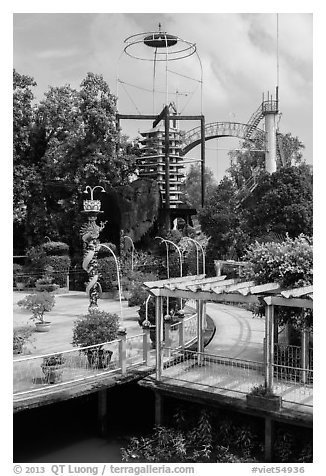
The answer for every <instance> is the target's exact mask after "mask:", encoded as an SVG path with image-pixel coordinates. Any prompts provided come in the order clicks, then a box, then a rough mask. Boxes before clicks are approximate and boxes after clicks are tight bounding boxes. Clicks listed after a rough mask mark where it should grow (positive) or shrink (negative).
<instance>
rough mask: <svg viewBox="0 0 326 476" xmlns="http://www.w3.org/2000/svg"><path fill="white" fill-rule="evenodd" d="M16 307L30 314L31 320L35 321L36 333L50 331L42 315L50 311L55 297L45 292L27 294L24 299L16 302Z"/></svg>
mask: <svg viewBox="0 0 326 476" xmlns="http://www.w3.org/2000/svg"><path fill="white" fill-rule="evenodd" d="M17 304H18V306H20V307H22V308H24V309H26V310H27V311H31V312H32V314H33V315H32V317H31V319H32V320H34V321H35V326H36V330H37V331H38V332H47V331H49V330H50V322H49V321H44V313H45V312H49V311H51V309H52V308H53V306H54V304H55V297H54V295H53V294H50V293H49V292H47V291H43V292H38V293H35V294H29V295H28V296H26V297H25V298H24V299H21V300H20V301H18V303H17Z"/></svg>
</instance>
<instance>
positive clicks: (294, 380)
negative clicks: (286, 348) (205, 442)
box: [162, 348, 313, 408]
mask: <svg viewBox="0 0 326 476" xmlns="http://www.w3.org/2000/svg"><path fill="white" fill-rule="evenodd" d="M165 351H166V352H167V353H168V355H169V357H170V360H169V361H166V362H165V364H164V370H163V374H162V377H163V378H167V379H171V380H174V381H179V382H187V383H188V384H189V385H190V386H191V388H200V389H202V390H205V389H204V387H207V391H210V392H214V389H216V390H217V391H218V393H219V394H223V395H228V396H235V395H238V396H239V394H240V395H241V394H242V395H245V394H247V393H250V391H251V389H252V388H253V387H254V386H257V385H262V384H264V382H265V376H264V364H263V363H262V362H256V361H250V360H243V359H235V358H229V357H224V356H218V355H213V354H206V353H201V352H197V351H191V350H184V349H173V348H169V349H167V348H166V349H165ZM273 369H274V381H273V392H274V393H275V394H276V395H280V396H281V397H282V400H283V401H284V402H285V403H286V404H292V405H293V404H294V405H297V406H299V407H300V406H301V407H302V406H304V407H311V408H312V406H313V388H312V385H311V384H309V383H304V382H309V381H311V382H312V373H313V371H312V370H309V369H302V368H293V367H288V366H285V365H277V364H274V365H273ZM293 370H295V372H293ZM303 372H304V373H306V379H305V380H303V379H302V375H303Z"/></svg>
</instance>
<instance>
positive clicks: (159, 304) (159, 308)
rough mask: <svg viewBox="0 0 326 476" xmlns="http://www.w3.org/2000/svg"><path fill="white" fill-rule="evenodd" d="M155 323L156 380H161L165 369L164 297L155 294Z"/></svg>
mask: <svg viewBox="0 0 326 476" xmlns="http://www.w3.org/2000/svg"><path fill="white" fill-rule="evenodd" d="M155 325H156V380H161V377H162V371H163V356H162V351H163V349H162V343H163V298H162V296H155Z"/></svg>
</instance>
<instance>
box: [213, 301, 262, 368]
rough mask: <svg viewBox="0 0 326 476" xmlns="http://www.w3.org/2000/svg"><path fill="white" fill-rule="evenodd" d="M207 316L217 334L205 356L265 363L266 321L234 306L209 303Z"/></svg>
mask: <svg viewBox="0 0 326 476" xmlns="http://www.w3.org/2000/svg"><path fill="white" fill-rule="evenodd" d="M206 312H207V314H208V315H209V316H210V317H211V319H212V320H213V321H214V324H215V326H216V332H215V335H214V338H213V339H212V341H211V342H210V343H209V344H208V346H207V347H206V348H205V352H207V353H209V354H214V355H220V356H223V357H232V358H238V359H243V360H253V361H256V362H263V339H264V336H265V318H257V317H255V318H253V317H252V313H251V312H249V311H247V310H245V309H242V308H239V307H236V306H231V305H225V304H217V303H207V305H206Z"/></svg>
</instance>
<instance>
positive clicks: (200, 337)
mask: <svg viewBox="0 0 326 476" xmlns="http://www.w3.org/2000/svg"><path fill="white" fill-rule="evenodd" d="M196 310H197V351H198V365H202V363H203V352H204V335H203V317H204V315H203V310H204V302H203V301H197V304H196Z"/></svg>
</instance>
